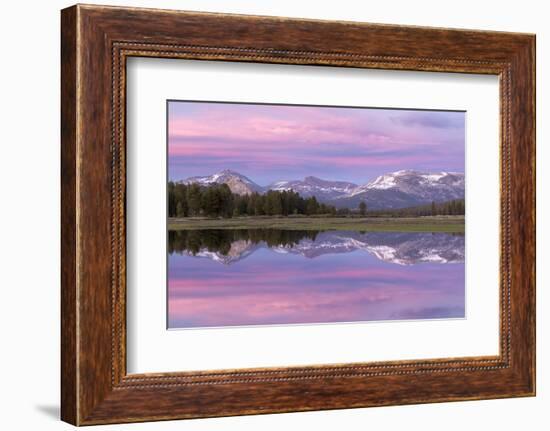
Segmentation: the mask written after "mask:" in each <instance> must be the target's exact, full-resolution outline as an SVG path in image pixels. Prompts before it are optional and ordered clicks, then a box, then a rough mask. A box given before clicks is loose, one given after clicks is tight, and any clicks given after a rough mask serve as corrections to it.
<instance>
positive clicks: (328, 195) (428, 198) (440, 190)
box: [179, 169, 465, 209]
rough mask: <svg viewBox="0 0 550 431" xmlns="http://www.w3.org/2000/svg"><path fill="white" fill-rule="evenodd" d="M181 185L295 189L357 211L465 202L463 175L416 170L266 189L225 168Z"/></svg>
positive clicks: (286, 183)
mask: <svg viewBox="0 0 550 431" xmlns="http://www.w3.org/2000/svg"><path fill="white" fill-rule="evenodd" d="M179 182H180V183H184V184H191V183H198V184H200V185H205V186H207V185H211V184H227V185H228V186H229V188H230V190H231V192H233V193H235V194H239V195H244V194H251V193H255V192H256V193H266V192H268V191H269V190H276V191H284V190H287V191H288V190H293V191H295V192H297V193H299V194H300V195H301V196H303V197H305V198H308V197H311V196H315V197H316V199H317V200H319V201H320V202H323V203H327V204H331V205H334V206H336V207H337V208H357V206H358V205H359V203H360V202H362V201H363V202H365V203H366V204H367V207H368V208H370V209H398V208H406V207H411V206H416V205H422V204H427V203H430V202H445V201H449V200H454V199H463V198H464V196H465V179H464V174H463V173H460V172H448V171H439V172H421V171H416V170H412V169H405V170H399V171H395V172H390V173H386V174H383V175H379V176H378V177H376V178H375V179H374V180H372V181H369V182H367V183H364V184H362V185H358V184H355V183H352V182H349V181H332V180H325V179H321V178H318V177H315V176H312V175H309V176H307V177H305V178H304V179H303V180H280V181H275V182H272V183H271V184H269V185H267V186H265V187H264V186H260V185H259V184H257V183H255V182H254V181H252V180H251V179H250V178H248V177H247V176H245V175H242V174H240V173H239V172H236V171H233V170H231V169H224V170H222V171H220V172H217V173H215V174H212V175H208V176H195V177H190V178H187V179H185V180H182V181H179Z"/></svg>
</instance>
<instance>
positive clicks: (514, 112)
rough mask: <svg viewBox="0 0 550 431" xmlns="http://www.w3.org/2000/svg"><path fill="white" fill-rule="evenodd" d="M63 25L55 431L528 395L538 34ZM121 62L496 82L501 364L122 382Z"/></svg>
mask: <svg viewBox="0 0 550 431" xmlns="http://www.w3.org/2000/svg"><path fill="white" fill-rule="evenodd" d="M61 16H62V26H61V49H62V61H61V71H62V93H61V107H62V112H61V124H62V127H61V128H62V134H61V136H62V149H61V161H62V164H61V168H62V180H61V191H62V216H61V226H62V241H61V243H62V247H61V253H62V285H61V292H62V296H61V305H62V325H61V336H62V337H61V338H62V344H61V353H62V363H61V365H62V373H61V375H62V378H61V388H62V391H61V392H62V394H61V417H62V419H63V420H65V421H67V422H70V423H72V424H75V425H88V424H101V423H113V422H136V421H149V420H162V419H177V418H194V417H209V416H228V415H240V414H256V413H272V412H288V411H305V410H320V409H336V408H351V407H366V406H381V405H389V404H411V403H425V402H441V401H451V400H473V399H481V398H501V397H512V396H532V395H534V394H535V36H534V35H529V34H512V33H500V32H487V31H469V30H468V31H466V30H449V29H438V28H423V27H402V26H391V25H376V24H363V23H353V22H330V21H313V20H297V19H286V18H275V17H255V16H241V15H220V14H211V13H196V12H178V11H168V10H153V9H150V10H148V9H133V8H118V7H103V6H82V5H77V6H73V7H70V8H68V9H65V10H63V11H62V14H61ZM129 56H146V57H165V58H185V59H200V60H224V61H245V62H258V63H260V62H262V63H287V64H302V65H303V64H307V65H331V66H343V67H358V68H377V69H405V70H423V71H444V72H463V73H482V74H494V75H498V76H499V77H500V106H501V113H500V115H501V220H500V224H501V268H500V274H501V278H500V279H501V283H500V289H501V295H500V304H501V306H500V317H501V319H500V320H501V331H500V336H501V341H500V354H499V355H498V356H494V357H465V358H442V359H436V360H422V361H400V362H380V363H354V364H339V365H327V366H304V367H293V368H266V369H244V370H227V371H221V372H220V371H209V370H205V371H203V372H180V373H160V374H140V375H137V374H130V375H128V374H127V373H126V366H125V363H126V356H125V355H126V351H125V335H126V328H125V294H126V291H125V289H126V285H125V187H126V183H125V182H126V177H125V151H126V148H125V97H126V94H125V91H126V90H125V82H126V81H125V76H126V70H125V69H126V68H125V65H126V59H127V58H128V57H129Z"/></svg>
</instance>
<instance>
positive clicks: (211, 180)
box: [182, 169, 264, 195]
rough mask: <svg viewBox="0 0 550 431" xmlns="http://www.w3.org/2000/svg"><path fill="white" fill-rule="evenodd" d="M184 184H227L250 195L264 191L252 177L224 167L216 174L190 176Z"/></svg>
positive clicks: (230, 187)
mask: <svg viewBox="0 0 550 431" xmlns="http://www.w3.org/2000/svg"><path fill="white" fill-rule="evenodd" d="M182 182H183V183H184V184H191V183H198V184H200V185H203V186H207V185H210V184H227V185H228V186H229V189H230V190H231V191H232V192H233V193H236V194H238V195H248V194H251V193H253V192H258V193H262V192H263V191H264V188H263V187H261V186H259V185H258V184H256V183H255V182H254V181H252V180H251V179H250V178H248V177H246V176H244V175H242V174H239V173H238V172H235V171H232V170H231V169H224V170H223V171H220V172H218V173H216V174H213V175H209V176H205V177H190V178H187V179H186V180H183V181H182Z"/></svg>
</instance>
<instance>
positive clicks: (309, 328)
mask: <svg viewBox="0 0 550 431" xmlns="http://www.w3.org/2000/svg"><path fill="white" fill-rule="evenodd" d="M203 82H208V85H207V86H205V85H201V83H203ZM127 83H128V86H127V88H128V99H127V106H128V111H127V112H128V118H127V122H126V124H127V125H128V127H127V129H128V135H127V136H128V143H127V148H128V151H127V154H128V156H127V169H128V199H127V209H128V215H127V229H128V231H127V232H128V239H127V241H128V242H127V248H128V252H127V255H128V261H127V271H128V272H127V273H128V280H127V286H128V292H127V298H128V372H129V373H144V372H162V371H189V370H204V369H223V368H226V369H227V368H247V367H267V366H288V365H307V364H336V363H346V362H347V363H349V362H367V361H383V360H404V359H427V358H442V357H461V356H491V355H497V354H498V332H499V329H498V326H499V316H498V307H499V294H498V287H499V273H498V269H499V268H498V264H499V257H500V256H499V252H498V249H499V248H498V245H499V242H498V241H499V226H498V223H495V220H498V217H499V188H500V184H499V140H498V138H499V132H500V131H499V116H498V114H499V104H498V94H499V93H498V92H499V82H498V77H496V76H489V75H467V74H456V73H426V72H406V71H387V70H386V71H382V70H362V69H350V68H334V67H332V68H331V67H314V68H312V67H308V66H301V67H298V66H288V65H273V64H262V65H257V64H250V63H248V64H240V63H227V62H204V61H189V60H174V59H151V58H147V59H144V58H141V59H131V60H130V61H129V63H128V77H127ZM320 88H322V89H323V91H319V89H320ZM169 98H171V99H180V100H181V99H185V98H186V99H190V100H199V99H202V100H223V101H234V102H235V101H247V102H264V103H265V102H271V103H274V102H277V103H291V104H300V103H307V104H317V105H336V106H385V107H401V108H404V107H415V108H423V109H454V110H463V111H467V114H466V136H465V137H466V142H467V145H466V211H467V213H466V218H467V220H468V221H467V223H466V277H465V278H466V289H467V294H466V311H467V318H466V319H444V320H432V321H430V320H419V321H414V322H413V321H394V322H388V321H386V322H367V323H359V322H355V323H353V324H323V325H292V326H291V325H272V326H269V327H266V326H263V327H262V326H258V327H253V328H252V327H247V328H246V327H245V328H243V327H241V328H216V329H213V328H208V329H194V330H179V331H167V330H166V297H165V293H166V290H165V289H164V287H165V286H166V127H165V126H166V112H165V106H166V99H169ZM357 340H361V342H360V343H358V342H357ZM303 346H307V349H304V348H303ZM205 352H208V354H207V355H206V354H205Z"/></svg>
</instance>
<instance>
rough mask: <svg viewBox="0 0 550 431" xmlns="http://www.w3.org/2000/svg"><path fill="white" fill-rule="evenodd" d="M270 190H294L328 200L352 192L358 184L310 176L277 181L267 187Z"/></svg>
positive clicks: (322, 200) (306, 196)
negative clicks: (301, 178)
mask: <svg viewBox="0 0 550 431" xmlns="http://www.w3.org/2000/svg"><path fill="white" fill-rule="evenodd" d="M267 188H268V189H269V190H279V191H283V190H294V191H295V192H297V193H299V194H300V195H301V196H303V197H305V198H308V197H310V196H315V197H316V198H317V200H320V201H321V202H327V201H330V200H332V199H334V198H337V197H339V196H343V195H346V194H349V193H351V192H352V191H353V190H355V189H356V188H357V184H353V183H349V182H346V181H327V180H322V179H321V178H317V177H313V176H309V177H305V178H304V179H303V180H293V181H276V182H274V183H272V184H270V185H269V186H268V187H267Z"/></svg>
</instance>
